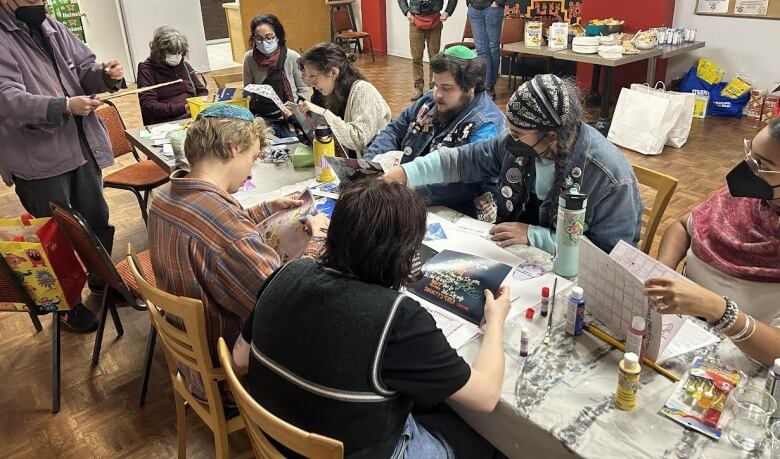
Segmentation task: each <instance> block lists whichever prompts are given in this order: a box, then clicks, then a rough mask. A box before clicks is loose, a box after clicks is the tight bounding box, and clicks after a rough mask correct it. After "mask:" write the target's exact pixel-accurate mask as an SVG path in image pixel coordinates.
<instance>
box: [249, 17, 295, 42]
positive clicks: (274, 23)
mask: <svg viewBox="0 0 780 459" xmlns="http://www.w3.org/2000/svg"><path fill="white" fill-rule="evenodd" d="M263 24H266V25H269V26H271V28H272V29H274V33H275V34H276V38H278V39H279V47H283V46H287V40H286V36H287V35H286V34H285V33H284V26H283V25H282V21H280V20H279V18H277V17H276V16H274V15H273V14H270V13H266V14H261V15H260V16H255V18H254V19H252V22H251V23H250V24H249V47H250V48H252V49H254V47H255V29H256V28H257V26H260V25H263Z"/></svg>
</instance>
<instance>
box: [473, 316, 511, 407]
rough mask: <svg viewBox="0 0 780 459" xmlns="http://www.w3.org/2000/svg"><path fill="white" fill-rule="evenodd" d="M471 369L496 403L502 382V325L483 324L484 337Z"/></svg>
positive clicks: (496, 323)
mask: <svg viewBox="0 0 780 459" xmlns="http://www.w3.org/2000/svg"><path fill="white" fill-rule="evenodd" d="M471 369H472V372H476V373H479V374H480V376H481V377H482V378H483V379H482V382H483V383H484V384H485V388H486V389H489V390H490V393H491V394H492V395H493V396H494V397H495V400H496V401H497V400H498V398H499V397H500V396H501V384H502V383H503V381H504V324H503V323H498V322H494V323H487V324H485V335H484V336H483V337H482V344H481V345H480V346H479V351H478V352H477V356H476V358H474V363H473V364H472V365H471ZM491 398H493V397H491Z"/></svg>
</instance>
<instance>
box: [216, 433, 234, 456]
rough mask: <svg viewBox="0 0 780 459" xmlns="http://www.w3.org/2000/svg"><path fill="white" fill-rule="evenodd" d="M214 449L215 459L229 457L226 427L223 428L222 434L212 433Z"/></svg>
mask: <svg viewBox="0 0 780 459" xmlns="http://www.w3.org/2000/svg"><path fill="white" fill-rule="evenodd" d="M214 448H215V450H216V453H217V454H216V455H217V459H228V458H229V457H230V443H228V434H227V426H225V431H224V432H214Z"/></svg>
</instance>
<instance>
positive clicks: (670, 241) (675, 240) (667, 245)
mask: <svg viewBox="0 0 780 459" xmlns="http://www.w3.org/2000/svg"><path fill="white" fill-rule="evenodd" d="M690 246H691V238H690V236H688V231H686V229H685V226H683V224H682V222H681V221H676V222H674V223H673V224H672V225H671V226H670V227H669V228H668V229H667V230H666V231H665V232H664V235H663V237H662V238H661V245H660V246H659V248H658V261H660V262H661V263H663V264H665V265H666V266H668V267H670V268H672V269H677V265H679V264H680V262H681V261H682V259H683V258H685V253H686V252H687V251H688V248H689V247H690Z"/></svg>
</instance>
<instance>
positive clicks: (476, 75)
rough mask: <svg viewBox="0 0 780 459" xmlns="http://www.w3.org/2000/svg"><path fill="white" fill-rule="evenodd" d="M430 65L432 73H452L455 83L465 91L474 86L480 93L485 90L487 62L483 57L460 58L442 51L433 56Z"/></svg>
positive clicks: (475, 91)
mask: <svg viewBox="0 0 780 459" xmlns="http://www.w3.org/2000/svg"><path fill="white" fill-rule="evenodd" d="M430 67H431V73H445V72H449V73H450V74H452V78H453V79H454V80H455V83H456V84H457V85H458V86H459V87H460V89H461V90H463V91H464V92H465V91H468V90H469V89H471V88H474V93H475V94H479V93H480V92H482V91H484V90H485V63H484V62H483V61H482V59H481V58H475V59H459V58H457V57H452V56H447V55H446V54H444V53H443V52H441V53H439V54H437V55H435V56H433V58H432V59H431V64H430Z"/></svg>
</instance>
